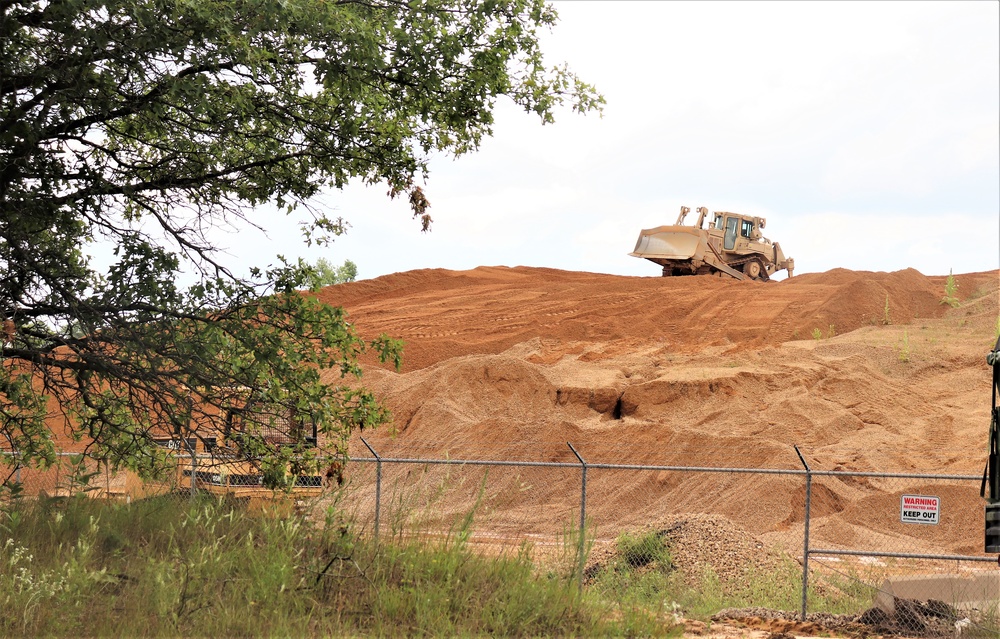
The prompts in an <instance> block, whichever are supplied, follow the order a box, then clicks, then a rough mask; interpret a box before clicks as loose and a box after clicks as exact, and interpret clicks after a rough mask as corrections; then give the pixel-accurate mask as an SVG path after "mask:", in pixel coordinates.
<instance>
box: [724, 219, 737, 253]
mask: <svg viewBox="0 0 1000 639" xmlns="http://www.w3.org/2000/svg"><path fill="white" fill-rule="evenodd" d="M738 223H739V220H737V219H736V218H735V217H727V218H726V234H725V235H724V236H723V243H722V246H723V248H725V249H726V250H727V251H731V250H733V247H735V246H736V225H737V224H738Z"/></svg>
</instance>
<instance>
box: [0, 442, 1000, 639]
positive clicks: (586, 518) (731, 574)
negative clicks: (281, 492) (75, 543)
mask: <svg viewBox="0 0 1000 639" xmlns="http://www.w3.org/2000/svg"><path fill="white" fill-rule="evenodd" d="M448 450H449V446H448V445H447V444H442V443H424V444H414V443H411V442H405V443H403V442H400V441H399V440H386V441H385V442H379V443H378V444H371V443H370V442H367V441H365V440H358V441H355V442H352V448H351V458H350V461H349V462H348V463H347V465H346V468H345V472H344V478H345V481H344V482H343V484H342V485H341V484H339V483H338V482H337V481H336V480H335V478H334V477H333V476H332V475H329V476H324V475H305V476H301V477H294V478H291V483H292V484H293V489H292V490H291V495H292V496H293V497H294V501H295V505H296V507H298V508H299V509H305V510H306V511H307V512H309V513H311V514H312V515H313V516H316V517H322V516H324V514H325V513H326V512H328V511H329V512H336V513H337V516H338V517H342V518H343V519H344V520H345V521H349V522H350V523H351V524H352V525H353V526H355V527H356V528H357V529H358V530H360V531H361V532H362V534H368V535H372V536H374V537H375V538H378V539H380V540H405V539H413V538H420V539H426V540H429V541H441V542H444V541H454V540H461V542H462V543H466V544H468V546H469V547H470V548H471V549H474V550H475V551H476V552H479V553H484V554H493V555H498V554H503V553H516V552H530V553H531V555H532V557H533V559H534V560H535V561H536V563H537V565H539V566H540V569H542V570H550V571H553V572H562V573H567V572H568V573H569V574H574V575H576V576H577V578H578V579H579V581H580V584H581V587H584V586H586V587H593V588H597V589H600V590H601V591H602V592H605V593H608V594H609V596H613V597H614V596H617V597H625V596H629V597H633V598H634V597H635V596H639V597H640V598H641V597H647V598H649V599H650V600H652V599H655V597H657V596H660V597H662V596H663V595H664V593H676V592H677V588H678V587H681V586H686V587H687V588H690V589H697V590H699V591H700V592H702V593H703V594H704V593H705V592H710V591H711V592H714V591H713V589H715V590H717V591H718V597H719V600H720V601H728V602H732V601H736V602H742V603H744V604H746V605H749V606H768V607H771V608H775V607H778V608H781V609H783V610H785V611H786V612H785V613H784V616H785V617H789V616H794V617H797V618H798V619H799V620H800V622H806V623H808V622H816V621H818V622H820V623H822V624H823V625H824V626H825V627H828V628H836V627H845V628H848V629H849V628H851V627H857V628H858V629H864V630H865V631H868V632H875V633H884V634H896V635H905V636H946V635H947V636H953V635H955V634H956V633H961V632H964V633H965V634H966V635H977V636H998V633H1000V624H998V616H1000V615H998V604H1000V571H998V569H997V565H996V564H997V558H996V557H995V556H988V555H985V554H983V553H982V552H981V551H982V544H983V539H982V536H983V501H982V500H981V498H980V497H979V487H980V481H981V477H979V476H974V475H929V474H928V475H925V474H912V473H910V474H907V473H877V472H861V471H849V470H825V469H820V468H816V467H810V463H809V460H808V455H807V454H799V451H798V450H797V449H794V448H788V449H781V448H780V447H776V449H775V450H774V451H772V452H773V454H768V455H766V456H765V457H766V459H767V460H768V462H767V463H766V464H764V465H766V466H768V467H764V468H761V467H758V468H746V467H741V465H740V464H739V463H738V462H739V461H740V459H741V458H743V457H744V456H743V455H741V452H740V451H738V450H734V449H732V448H731V447H725V446H722V447H718V448H715V449H710V448H705V447H692V448H691V449H689V450H683V449H671V450H663V451H649V450H643V451H635V450H629V449H628V448H627V447H616V446H600V447H598V446H594V445H576V444H572V443H566V442H536V443H534V444H530V445H528V444H511V445H508V446H505V447H502V448H497V449H496V451H495V454H494V455H490V456H483V458H479V459H467V458H460V457H459V455H458V454H457V453H454V452H452V453H450V454H449V453H447V452H445V453H442V451H448ZM454 450H455V449H453V451H454ZM480 450H481V449H480ZM757 452H759V451H757ZM757 458H758V459H759V458H760V456H759V455H758V456H757ZM175 459H176V471H175V472H173V473H170V474H168V477H167V478H166V479H165V480H163V481H159V482H142V481H140V480H139V479H138V478H137V477H135V476H134V475H132V474H131V473H127V472H119V473H114V472H111V471H109V470H108V469H107V468H106V467H104V466H102V465H101V464H98V463H96V462H94V461H93V460H89V459H86V458H83V457H81V456H79V455H60V456H59V458H58V462H57V463H56V464H55V465H53V466H52V467H50V468H47V469H33V468H24V467H21V466H20V465H19V464H18V461H17V457H16V456H15V455H12V454H9V453H7V454H3V455H0V473H3V474H2V476H3V477H5V478H6V481H5V484H6V485H7V486H8V487H13V488H14V490H13V491H8V493H9V494H10V495H14V496H21V497H33V496H40V495H47V496H50V497H65V496H69V495H72V494H75V493H78V492H83V493H85V494H87V495H89V496H91V497H94V498H105V499H121V500H130V499H137V498H142V497H144V496H149V495H156V494H165V493H175V494H177V495H179V496H185V495H188V494H190V493H192V492H198V491H208V492H212V493H217V494H220V495H226V496H227V497H228V498H233V499H238V500H245V501H247V502H253V501H255V500H261V501H269V500H272V499H273V498H274V496H275V495H276V493H274V492H272V491H270V490H268V489H266V488H264V481H263V476H262V475H261V473H260V472H259V471H255V470H254V469H253V467H252V466H250V465H247V464H246V463H235V462H232V461H231V460H226V459H223V458H220V457H215V456H212V455H210V454H201V453H199V454H196V455H193V454H191V453H186V452H184V451H178V453H177V455H176V458H175ZM814 466H817V465H815V464H814ZM636 593H639V595H636ZM660 603H661V604H662V603H663V602H662V601H661V602H660ZM754 612H755V616H756V617H760V616H761V615H764V616H766V615H767V614H769V613H766V612H762V611H760V610H756V611H754ZM732 614H736V613H731V615H732ZM731 615H730V616H731Z"/></svg>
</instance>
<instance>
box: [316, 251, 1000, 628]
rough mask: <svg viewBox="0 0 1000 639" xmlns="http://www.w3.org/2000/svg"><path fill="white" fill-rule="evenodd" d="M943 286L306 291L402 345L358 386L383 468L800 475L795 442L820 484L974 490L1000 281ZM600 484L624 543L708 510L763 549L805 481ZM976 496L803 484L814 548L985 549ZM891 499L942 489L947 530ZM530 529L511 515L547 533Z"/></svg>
mask: <svg viewBox="0 0 1000 639" xmlns="http://www.w3.org/2000/svg"><path fill="white" fill-rule="evenodd" d="M955 281H956V282H957V284H958V289H957V297H958V300H959V302H960V305H959V306H958V308H952V307H951V306H949V305H947V304H943V303H942V302H941V300H942V298H943V297H944V295H945V282H946V277H945V276H925V275H923V274H921V273H919V272H917V271H915V270H913V269H907V270H903V271H897V272H893V273H883V272H877V273H876V272H860V271H847V270H843V269H835V270H832V271H829V272H826V273H817V274H806V275H800V276H796V277H794V278H791V279H788V280H785V281H781V282H768V283H758V282H737V281H732V280H726V279H720V278H715V277H709V276H703V277H678V278H659V277H641V278H640V277H620V276H611V275H602V274H594V273H578V272H567V271H560V270H553V269H540V268H526V267H516V268H506V267H481V268H477V269H474V270H471V271H462V272H456V271H446V270H423V271H411V272H406V273H398V274H394V275H389V276H385V277H380V278H377V279H374V280H367V281H362V282H357V283H352V284H346V285H339V286H335V287H330V288H327V289H324V290H323V291H321V292H320V293H319V296H320V297H321V298H322V299H324V300H326V301H328V302H330V303H332V304H336V305H342V306H344V307H345V308H346V309H347V311H348V313H349V319H350V321H351V322H352V323H353V324H354V326H355V327H356V329H357V331H358V332H359V333H360V334H362V335H364V336H367V337H374V336H375V335H378V334H380V333H386V334H388V335H390V336H392V337H395V338H399V339H402V340H403V341H404V342H405V352H404V365H403V368H402V371H400V372H398V373H397V372H393V371H391V370H388V369H387V368H385V367H380V366H378V365H377V364H375V363H369V364H368V365H367V366H366V371H365V377H364V383H365V384H366V385H367V386H369V387H371V388H373V389H375V390H376V391H377V392H378V393H379V394H380V396H381V397H382V398H384V401H385V402H386V403H387V404H388V406H389V407H390V408H391V409H392V411H393V414H394V425H393V428H394V434H392V435H390V433H389V431H388V429H387V430H384V431H380V432H377V433H372V434H370V435H368V436H367V438H368V440H369V442H371V443H373V445H375V446H376V448H377V449H379V450H380V451H381V452H382V454H383V456H385V455H386V454H399V455H407V454H412V453H413V452H414V451H419V454H420V455H422V456H435V455H439V456H443V455H448V456H450V457H452V458H465V459H472V458H488V459H532V460H538V459H541V460H547V461H573V460H574V457H573V456H572V453H571V452H570V451H569V450H568V448H567V446H566V442H572V443H573V444H574V446H575V447H576V448H577V449H578V450H580V451H581V452H582V454H583V455H584V456H585V457H586V458H587V460H588V461H589V462H591V463H594V462H613V463H647V464H661V465H684V466H713V467H741V468H801V464H800V462H799V460H798V457H797V455H796V454H795V451H794V448H793V445H797V446H798V447H799V448H800V450H801V451H802V452H803V454H804V455H805V457H806V459H807V461H808V463H809V464H810V466H811V468H813V469H814V470H815V469H822V470H855V471H885V472H920V473H935V474H937V473H952V474H969V475H976V474H979V473H981V472H982V467H983V463H984V461H985V455H986V437H987V429H988V424H989V417H988V416H989V406H990V394H989V392H990V383H989V379H990V377H989V369H988V367H987V366H986V363H985V355H986V353H987V352H988V351H989V350H990V348H991V347H992V345H993V343H994V342H995V340H996V335H997V330H998V318H1000V272H998V271H992V272H985V273H970V274H959V275H956V276H955ZM331 379H333V378H332V376H331ZM353 450H355V452H356V453H362V451H364V449H363V448H358V447H355V448H354V449H353ZM364 452H365V454H366V451H364ZM600 481H601V480H600V479H599V478H597V477H595V478H594V479H593V483H592V484H590V485H589V486H588V487H589V489H590V490H593V491H594V494H601V491H602V486H601V484H600ZM608 482H609V485H607V486H605V487H604V488H603V490H604V491H605V493H604V494H606V495H607V496H608V498H607V499H608V500H612V501H614V500H617V502H618V503H619V504H627V505H628V507H627V508H624V509H621V508H620V509H618V510H610V511H608V512H607V513H605V515H606V517H605V519H606V520H608V518H611V519H613V520H614V521H615V522H616V523H618V524H620V525H621V527H622V528H629V527H635V528H637V527H640V526H643V525H648V524H649V522H650V521H653V520H655V518H656V513H661V512H665V511H669V512H671V513H678V512H681V513H684V512H690V513H707V514H713V515H721V516H723V517H725V518H726V519H728V520H729V521H731V522H734V525H735V526H737V527H738V528H739V529H741V530H743V531H745V532H746V533H748V534H749V535H752V536H753V537H754V538H755V539H756V540H758V541H759V542H762V543H764V544H767V545H770V544H783V545H785V546H786V547H790V548H793V549H794V548H795V547H796V544H801V536H802V531H803V521H802V519H803V515H802V512H803V505H804V500H805V488H804V485H803V482H802V480H801V478H798V477H771V476H759V475H755V476H752V477H750V478H743V477H734V476H706V475H684V474H677V473H673V474H671V473H661V474H660V475H658V476H655V477H653V478H650V476H648V475H646V476H641V477H640V476H636V477H634V478H631V479H630V478H628V477H626V476H623V475H619V476H616V477H615V478H614V479H613V480H611V479H609V480H608ZM612 482H613V483H612ZM561 489H562V490H566V489H567V487H562V488H561ZM553 490H560V488H553ZM570 490H571V489H570ZM930 491H934V492H930ZM978 492H979V486H978V484H976V485H972V483H970V482H964V483H962V482H957V483H954V484H940V483H937V484H932V485H921V483H920V482H919V481H913V480H910V481H903V480H879V479H871V480H869V479H858V478H845V479H841V478H824V479H822V480H819V479H817V480H816V481H815V482H814V485H813V494H812V500H813V511H812V517H813V527H812V536H813V542H814V547H817V546H816V544H820V546H818V547H848V548H850V547H858V546H859V545H861V546H865V547H892V548H897V549H898V548H905V550H906V551H908V552H935V553H957V554H975V553H979V552H980V551H981V544H982V502H981V500H980V498H979V496H978ZM904 493H915V494H934V495H938V496H940V497H941V499H942V504H943V505H942V515H941V517H942V524H943V525H941V526H936V527H934V526H913V525H904V524H901V523H900V522H899V521H898V519H899V512H898V510H899V498H900V495H901V494H904ZM650 495H653V496H650ZM945 505H946V506H947V509H945ZM667 506H668V507H667ZM515 507H516V506H512V508H515ZM535 510H538V509H537V506H535ZM599 514H600V513H598V516H599ZM532 516H533V515H532V514H531V512H529V511H528V510H525V511H524V512H523V513H519V514H518V518H519V521H524V522H525V526H526V527H530V528H531V529H532V530H538V529H539V527H541V528H544V525H545V524H544V522H543V521H541V520H538V521H533V520H532ZM543 518H544V515H543ZM549 520H550V521H552V520H553V518H552V517H551V515H550V516H549ZM798 547H799V548H801V545H799V546H798ZM720 631H724V632H725V633H728V632H730V631H729V630H723V629H720ZM755 632H757V633H758V634H760V632H761V631H759V630H758V631H755ZM758 634H752V635H747V634H746V633H744V635H745V636H758ZM764 634H765V635H766V632H765V633H764ZM792 634H794V633H792ZM718 636H719V637H722V636H731V635H718ZM761 636H764V635H761Z"/></svg>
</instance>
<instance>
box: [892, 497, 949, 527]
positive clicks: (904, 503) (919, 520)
mask: <svg viewBox="0 0 1000 639" xmlns="http://www.w3.org/2000/svg"><path fill="white" fill-rule="evenodd" d="M899 513H900V516H899V520H900V521H902V522H903V523H904V524H936V523H938V521H939V520H940V518H941V500H940V499H939V498H938V497H928V496H927V495H903V496H902V497H900V499H899Z"/></svg>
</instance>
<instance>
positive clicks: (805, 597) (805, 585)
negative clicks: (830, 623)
mask: <svg viewBox="0 0 1000 639" xmlns="http://www.w3.org/2000/svg"><path fill="white" fill-rule="evenodd" d="M795 453H796V454H797V455H798V456H799V461H801V462H802V465H803V466H804V467H805V469H806V517H805V522H804V525H803V528H804V529H805V533H804V536H803V539H802V621H803V622H805V620H806V604H807V603H808V601H809V513H810V509H811V508H812V503H811V502H812V469H811V468H809V464H808V463H807V462H806V458H805V457H803V456H802V451H800V450H799V447H798V446H795Z"/></svg>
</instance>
